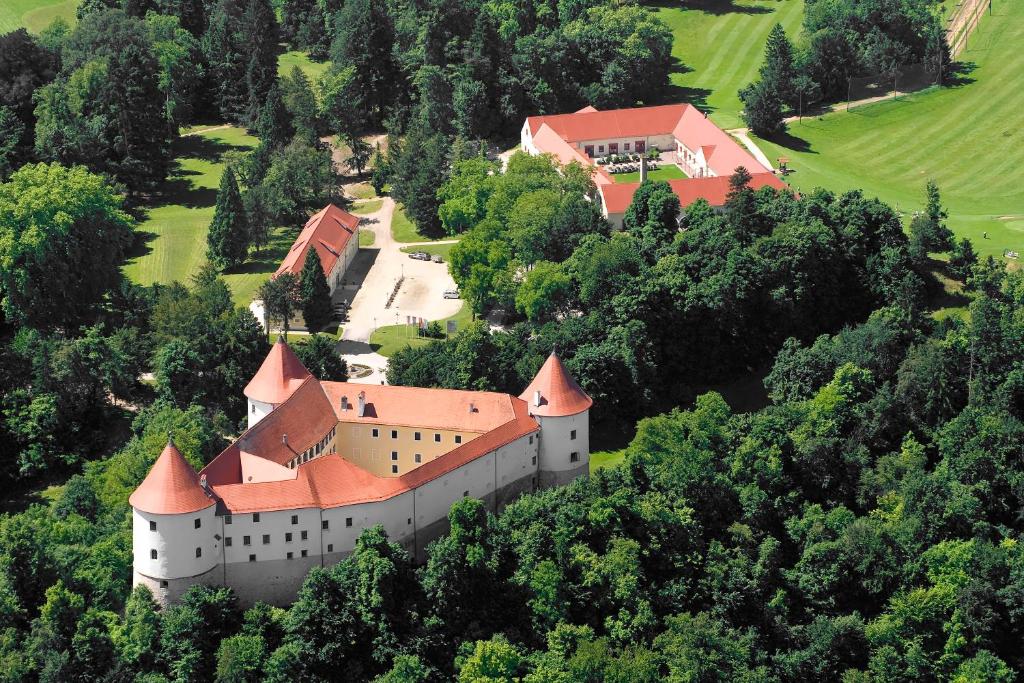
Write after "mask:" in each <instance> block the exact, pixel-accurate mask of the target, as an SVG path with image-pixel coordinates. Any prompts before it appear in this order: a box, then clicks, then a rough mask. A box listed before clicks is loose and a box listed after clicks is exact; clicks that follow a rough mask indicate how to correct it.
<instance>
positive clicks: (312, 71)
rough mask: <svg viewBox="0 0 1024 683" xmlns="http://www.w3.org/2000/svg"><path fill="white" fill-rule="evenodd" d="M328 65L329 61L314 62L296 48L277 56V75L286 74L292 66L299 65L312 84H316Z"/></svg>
mask: <svg viewBox="0 0 1024 683" xmlns="http://www.w3.org/2000/svg"><path fill="white" fill-rule="evenodd" d="M330 66H331V63H330V62H314V61H313V60H312V59H310V58H309V55H307V54H306V53H305V52H299V51H298V50H292V51H291V52H283V53H281V55H279V56H278V58H277V73H278V75H280V76H287V75H288V74H290V73H291V72H292V69H293V68H295V67H299V68H300V69H302V71H303V73H305V74H306V77H307V78H308V79H309V80H310V81H311V82H312V83H313V84H316V82H317V80H319V78H320V77H321V76H323V75H324V74H325V73H327V69H328V68H330Z"/></svg>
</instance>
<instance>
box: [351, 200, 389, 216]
mask: <svg viewBox="0 0 1024 683" xmlns="http://www.w3.org/2000/svg"><path fill="white" fill-rule="evenodd" d="M383 205H384V200H383V199H362V200H359V201H357V202H356V203H355V204H353V205H352V207H351V210H352V213H354V214H356V215H357V216H365V215H367V214H371V213H373V212H375V211H380V207H381V206H383Z"/></svg>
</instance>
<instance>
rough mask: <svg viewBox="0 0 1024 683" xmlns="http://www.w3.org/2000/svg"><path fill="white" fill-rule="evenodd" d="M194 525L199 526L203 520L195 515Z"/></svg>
mask: <svg viewBox="0 0 1024 683" xmlns="http://www.w3.org/2000/svg"><path fill="white" fill-rule="evenodd" d="M195 525H196V528H197V529H198V528H199V527H201V526H202V525H203V520H201V519H199V518H198V517H196V521H195Z"/></svg>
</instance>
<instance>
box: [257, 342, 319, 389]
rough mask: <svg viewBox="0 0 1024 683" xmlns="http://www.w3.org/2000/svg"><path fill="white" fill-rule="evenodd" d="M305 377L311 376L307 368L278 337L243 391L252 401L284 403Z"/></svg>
mask: <svg viewBox="0 0 1024 683" xmlns="http://www.w3.org/2000/svg"><path fill="white" fill-rule="evenodd" d="M307 377H312V375H311V374H310V372H309V370H307V369H306V367H305V366H304V365H303V364H302V361H300V360H299V357H298V356H296V355H295V352H294V351H292V348H291V347H290V346H288V343H287V342H285V340H284V338H283V337H279V338H278V340H277V343H275V344H274V345H273V346H272V347H270V353H268V354H267V357H266V358H265V359H263V365H261V366H260V369H259V370H257V371H256V374H255V375H254V376H253V378H252V379H251V380H249V384H247V385H246V386H245V391H244V392H243V393H244V394H245V395H246V397H248V398H251V399H253V400H254V401H262V402H263V403H272V404H274V405H277V404H279V403H284V401H285V399H287V398H288V397H289V396H291V395H292V392H294V391H295V390H296V389H298V388H299V385H301V384H302V382H303V381H305V379H306V378H307Z"/></svg>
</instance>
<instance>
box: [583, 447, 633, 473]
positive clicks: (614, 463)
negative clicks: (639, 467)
mask: <svg viewBox="0 0 1024 683" xmlns="http://www.w3.org/2000/svg"><path fill="white" fill-rule="evenodd" d="M625 459H626V449H625V448H620V449H619V450H617V451H594V452H592V453H591V454H590V471H591V472H595V471H597V470H599V469H601V468H602V467H618V466H619V465H621V464H622V462H623V461H624V460H625Z"/></svg>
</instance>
